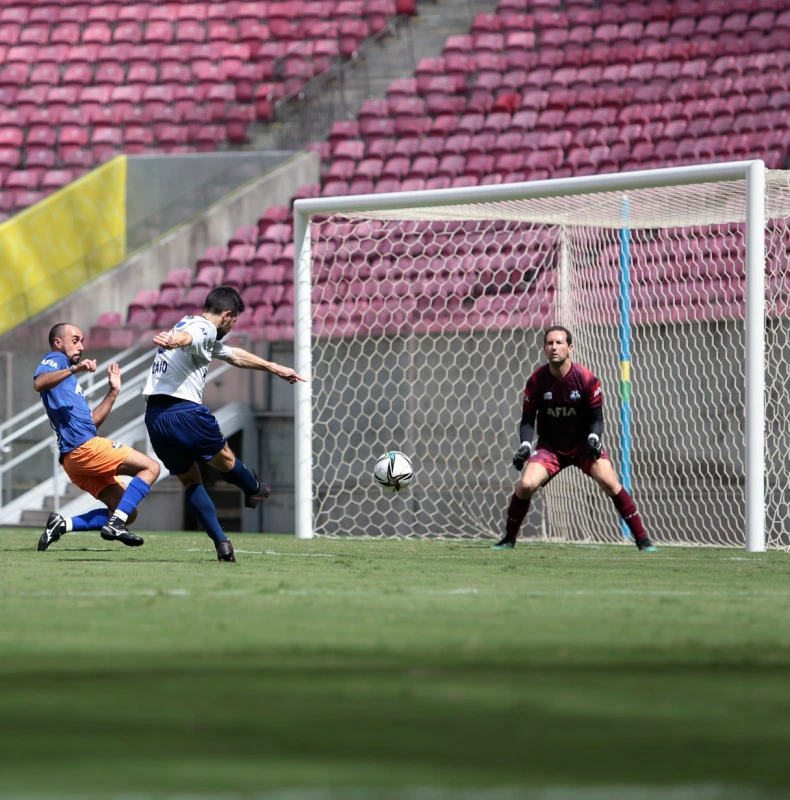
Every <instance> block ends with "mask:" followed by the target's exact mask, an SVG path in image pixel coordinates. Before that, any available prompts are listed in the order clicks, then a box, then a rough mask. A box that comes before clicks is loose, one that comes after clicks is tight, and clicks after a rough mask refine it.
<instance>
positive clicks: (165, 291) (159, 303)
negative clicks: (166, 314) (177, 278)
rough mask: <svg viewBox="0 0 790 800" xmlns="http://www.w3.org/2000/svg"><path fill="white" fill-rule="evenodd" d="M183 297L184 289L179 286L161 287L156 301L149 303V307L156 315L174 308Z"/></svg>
mask: <svg viewBox="0 0 790 800" xmlns="http://www.w3.org/2000/svg"><path fill="white" fill-rule="evenodd" d="M183 296H184V289H183V287H181V286H163V287H162V288H161V289H160V290H159V294H158V295H157V297H156V299H155V300H154V301H153V302H152V303H151V307H152V308H153V310H154V311H155V312H157V313H159V312H161V311H164V310H169V309H173V308H176V307H177V306H178V304H179V303H180V302H181V299H182V298H183Z"/></svg>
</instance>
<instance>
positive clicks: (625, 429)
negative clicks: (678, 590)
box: [619, 199, 631, 540]
mask: <svg viewBox="0 0 790 800" xmlns="http://www.w3.org/2000/svg"><path fill="white" fill-rule="evenodd" d="M627 223H628V200H627V199H625V200H623V224H624V225H625V224H627ZM619 236H620V298H619V308H620V452H621V454H622V457H621V462H622V463H621V470H622V475H621V483H622V484H623V486H624V487H625V490H626V491H627V492H628V493H629V494H631V249H630V244H631V230H630V228H626V227H621V228H620V230H619ZM620 530H621V531H622V534H623V536H624V537H625V538H626V539H629V540H630V539H631V533H630V531H629V530H628V526H627V525H626V524H625V521H621V522H620Z"/></svg>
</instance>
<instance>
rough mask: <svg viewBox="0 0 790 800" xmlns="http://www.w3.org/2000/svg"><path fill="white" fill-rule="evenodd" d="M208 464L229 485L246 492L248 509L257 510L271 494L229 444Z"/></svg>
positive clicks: (245, 497)
mask: <svg viewBox="0 0 790 800" xmlns="http://www.w3.org/2000/svg"><path fill="white" fill-rule="evenodd" d="M208 463H209V464H211V466H212V467H214V469H216V470H218V471H219V472H220V474H221V475H222V477H223V478H224V479H225V480H226V481H227V482H228V483H232V484H233V485H234V486H238V487H239V489H241V490H242V492H244V505H245V506H246V507H247V508H257V507H258V503H260V502H261V500H265V499H266V498H267V497H268V496H269V494H270V493H271V492H270V489H269V487H268V486H266V485H264V484H263V483H261V481H260V480H258V475H257V474H256V473H255V472H254V471H253V470H250V469H248V468H247V467H246V466H245V464H244V462H243V461H242V460H241V459H240V458H239V457H238V456H236V454H235V453H234V452H233V450H231V449H230V446H229V445H228V443H227V442H226V443H225V446H224V447H223V448H222V450H220V451H219V453H217V454H216V455H215V456H214V457H213V458H211V460H210V461H209V462H208Z"/></svg>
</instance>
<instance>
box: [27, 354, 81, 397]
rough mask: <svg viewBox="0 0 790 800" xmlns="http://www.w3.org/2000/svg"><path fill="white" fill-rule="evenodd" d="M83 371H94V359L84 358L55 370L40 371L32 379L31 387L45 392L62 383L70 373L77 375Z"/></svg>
mask: <svg viewBox="0 0 790 800" xmlns="http://www.w3.org/2000/svg"><path fill="white" fill-rule="evenodd" d="M83 372H96V359H94V358H86V359H84V360H82V361H80V362H79V363H78V364H72V365H71V366H69V367H66V368H65V369H59V370H58V371H57V372H42V373H41V375H38V376H37V377H35V378H34V379H33V388H34V389H35V390H36V391H37V392H46V391H49V390H50V389H54V388H55V387H56V386H57V385H58V384H59V383H63V381H65V380H66V378H68V377H69V376H70V375H79V374H81V373H83Z"/></svg>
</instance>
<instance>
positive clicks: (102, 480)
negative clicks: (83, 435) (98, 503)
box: [63, 436, 132, 499]
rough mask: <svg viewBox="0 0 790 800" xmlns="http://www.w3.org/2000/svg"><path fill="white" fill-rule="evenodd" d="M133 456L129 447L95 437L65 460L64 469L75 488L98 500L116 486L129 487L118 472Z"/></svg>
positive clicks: (64, 457)
mask: <svg viewBox="0 0 790 800" xmlns="http://www.w3.org/2000/svg"><path fill="white" fill-rule="evenodd" d="M131 452H132V448H131V447H129V446H128V445H125V444H120V442H113V441H110V439H103V438H102V437H101V436H94V437H93V439H88V441H87V442H85V443H84V444H81V445H80V446H79V447H78V448H76V449H75V450H72V451H71V452H70V453H66V455H64V456H63V469H65V470H66V474H67V475H68V476H69V478H70V479H71V482H72V483H73V484H74V485H75V486H79V488H80V489H82V491H83V492H87V493H88V494H90V495H93V497H95V498H97V499H98V497H99V494H100V493H101V492H102V491H103V490H104V489H106V488H107V487H108V486H112V485H113V484H114V483H118V484H120V485H121V486H123V487H124V488H125V487H126V484H125V483H124V482H123V481H122V480H121V479H120V478H119V477H118V475H117V471H118V467H120V466H121V464H123V462H124V461H126V458H127V456H128V455H129V453H131Z"/></svg>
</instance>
